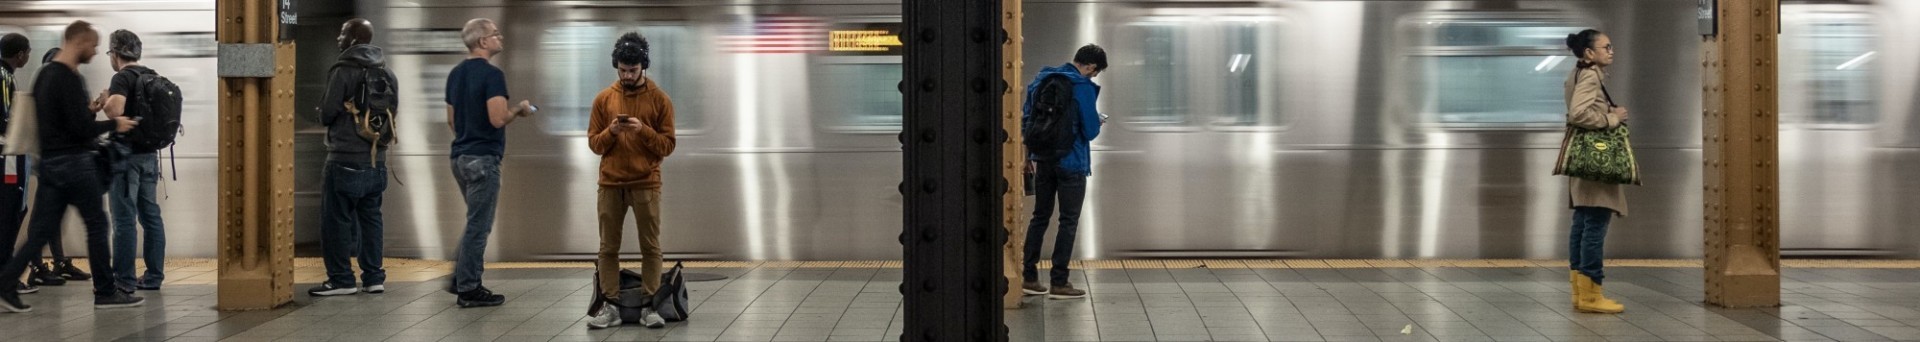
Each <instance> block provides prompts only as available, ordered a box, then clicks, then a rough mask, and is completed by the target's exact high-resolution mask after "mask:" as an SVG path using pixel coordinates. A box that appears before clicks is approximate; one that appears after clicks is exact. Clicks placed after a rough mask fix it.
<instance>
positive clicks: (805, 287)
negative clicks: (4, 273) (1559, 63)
mask: <svg viewBox="0 0 1920 342" xmlns="http://www.w3.org/2000/svg"><path fill="white" fill-rule="evenodd" d="M81 264H84V263H81ZM1077 264H1079V265H1078V266H1080V267H1077V268H1076V270H1075V273H1074V275H1073V279H1072V281H1073V282H1074V283H1075V284H1078V285H1081V286H1082V287H1083V288H1085V289H1087V290H1088V291H1089V292H1090V295H1089V296H1088V297H1087V298H1085V299H1073V300H1048V299H1044V298H1042V297H1037V296H1035V297H1027V300H1026V302H1025V304H1026V306H1025V308H1022V309H1015V310H1008V311H1006V321H1007V326H1008V327H1009V330H1010V339H1011V340H1014V341H1041V340H1046V341H1156V340H1157V341H1502V342H1504V341H1920V261H1895V260H1852V261H1846V260H1839V261H1836V260H1785V261H1784V265H1783V266H1784V267H1783V269H1784V272H1785V274H1784V275H1783V276H1782V277H1781V278H1782V282H1783V284H1782V302H1783V303H1784V305H1783V306H1781V307H1778V308H1764V309H1722V308H1716V307H1712V306H1708V305H1706V304H1703V303H1702V302H1703V296H1704V295H1703V291H1702V288H1701V287H1702V279H1703V276H1702V274H1701V268H1700V263H1699V261H1697V260H1618V261H1612V262H1611V264H1610V265H1609V268H1608V270H1607V271H1608V276H1607V283H1606V285H1607V287H1606V289H1607V291H1608V293H1609V295H1610V296H1612V297H1613V298H1615V299H1617V300H1619V301H1620V302H1622V303H1623V304H1625V305H1626V306H1627V311H1626V312H1625V313H1623V314H1617V315H1603V314H1581V313H1575V312H1573V311H1572V309H1571V307H1570V304H1569V303H1568V286H1567V284H1566V279H1567V277H1566V270H1565V266H1564V261H1558V260H1122V261H1084V262H1077ZM387 265H388V273H389V282H388V284H387V287H388V292H387V293H385V294H358V295H349V296H339V297H326V298H312V297H308V296H307V295H306V294H305V289H306V288H307V287H309V286H312V285H313V284H315V283H316V282H318V281H319V280H320V279H321V278H323V276H322V269H321V267H320V265H319V264H318V260H315V259H307V258H302V259H299V260H297V261H296V266H297V269H296V271H295V274H296V278H297V279H298V281H299V283H297V284H296V285H295V292H296V294H295V298H294V301H293V303H292V304H290V305H287V306H285V307H282V308H279V309H275V310H268V311H254V312H219V311H215V310H214V309H213V306H214V303H215V302H216V296H215V294H214V285H213V279H214V265H213V263H212V261H211V260H179V261H175V262H171V263H170V264H169V265H168V275H169V277H170V278H172V280H169V281H168V283H167V284H165V286H164V288H163V289H162V290H160V291H157V292H155V291H142V292H141V295H143V296H145V297H147V299H148V302H147V305H146V306H144V307H141V308H134V309H116V310H94V309H93V307H92V297H91V295H90V294H89V293H88V291H89V287H88V286H87V285H86V283H84V282H78V283H70V284H68V285H66V286H44V287H42V288H41V291H40V293H37V294H29V295H23V298H24V300H26V301H27V302H28V303H29V304H31V305H33V306H34V311H33V312H31V313H24V314H0V340H5V341H896V340H898V338H899V335H900V333H901V329H902V324H903V321H902V318H901V296H900V294H899V292H898V291H899V290H898V289H899V287H898V284H899V283H898V282H899V280H900V278H901V270H900V268H899V263H898V262H888V261H855V262H688V265H687V266H688V267H689V268H688V271H689V272H699V273H714V274H721V275H726V276H727V277H728V278H727V279H724V280H718V281H709V282H692V283H689V285H690V287H691V292H690V294H691V297H692V298H691V299H692V304H693V305H694V310H693V313H692V319H691V320H690V321H688V322H678V323H671V324H669V325H668V326H667V327H666V328H664V329H646V328H644V327H640V326H637V325H627V326H622V327H618V328H613V329H603V330H590V329H588V328H587V326H586V323H585V312H586V307H587V303H588V296H589V295H590V293H591V291H592V290H591V289H589V284H590V283H591V277H592V275H591V274H592V269H591V264H588V263H584V262H579V263H495V264H490V265H489V268H488V271H487V273H486V279H487V282H486V283H487V286H488V287H490V288H492V289H494V291H495V292H497V293H500V294H504V295H506V296H507V298H508V301H507V303H506V304H505V305H503V306H499V307H491V308H471V309H462V308H458V307H456V306H455V305H454V304H453V296H452V295H448V294H446V293H444V292H442V289H443V288H444V287H445V286H446V279H445V278H444V277H445V276H446V274H447V272H448V270H449V267H448V263H447V262H443V261H421V260H403V259H390V260H389V261H388V264H387ZM627 266H629V267H637V265H633V264H629V265H627Z"/></svg>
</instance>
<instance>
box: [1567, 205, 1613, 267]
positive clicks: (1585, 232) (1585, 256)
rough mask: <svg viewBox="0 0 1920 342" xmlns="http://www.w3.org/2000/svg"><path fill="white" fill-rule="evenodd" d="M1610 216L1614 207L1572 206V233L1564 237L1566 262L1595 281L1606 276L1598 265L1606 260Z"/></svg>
mask: <svg viewBox="0 0 1920 342" xmlns="http://www.w3.org/2000/svg"><path fill="white" fill-rule="evenodd" d="M1612 219H1613V209H1607V208H1601V207H1574V208H1573V229H1571V230H1572V231H1573V233H1572V234H1571V235H1570V236H1568V237H1567V242H1568V244H1567V265H1568V267H1569V268H1570V269H1572V270H1575V271H1580V273H1581V274H1585V275H1587V277H1588V278H1593V283H1594V284H1599V283H1600V279H1601V278H1604V277H1605V273H1603V272H1602V270H1601V267H1603V266H1604V265H1603V262H1604V261H1605V259H1606V257H1605V255H1604V253H1605V251H1606V243H1607V223H1608V221H1610V220H1612Z"/></svg>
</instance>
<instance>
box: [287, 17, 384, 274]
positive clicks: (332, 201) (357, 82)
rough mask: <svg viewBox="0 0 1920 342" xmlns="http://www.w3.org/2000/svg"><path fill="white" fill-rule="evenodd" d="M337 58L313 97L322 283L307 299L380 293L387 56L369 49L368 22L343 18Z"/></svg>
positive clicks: (370, 26) (382, 246) (372, 47)
mask: <svg viewBox="0 0 1920 342" xmlns="http://www.w3.org/2000/svg"><path fill="white" fill-rule="evenodd" d="M337 40H338V41H339V43H340V49H341V50H342V52H341V53H340V61H339V62H337V63H336V64H334V66H333V69H332V70H331V71H329V72H328V73H329V74H330V75H329V76H328V77H327V93H326V94H325V95H323V97H321V101H320V108H319V110H320V122H321V123H323V124H326V125H327V165H326V169H325V171H324V172H323V173H324V176H323V177H324V178H325V179H324V180H323V182H324V184H323V185H322V187H323V188H324V189H325V190H324V193H323V194H322V200H321V201H322V204H321V206H320V217H321V219H320V236H321V240H322V245H321V246H322V249H323V250H324V252H323V254H322V255H323V257H322V259H323V260H324V261H325V263H326V266H327V281H326V282H324V283H321V284H320V285H319V286H315V287H314V288H313V289H311V290H308V291H307V293H308V294H310V295H314V296H337V295H349V294H354V293H359V292H361V291H366V292H367V293H383V292H386V285H385V283H386V280H387V279H386V278H387V273H386V270H385V269H383V268H381V266H380V261H381V260H380V258H381V257H382V256H383V255H384V253H382V252H383V251H382V249H383V248H384V239H385V238H384V236H383V234H384V233H383V226H382V223H381V220H380V202H381V197H382V195H383V194H384V193H385V192H386V191H387V163H386V155H387V145H388V144H390V143H391V142H392V139H393V137H392V129H391V127H390V126H388V125H390V124H391V123H392V122H391V121H387V120H390V119H392V116H391V115H392V112H391V110H392V109H393V108H394V107H395V106H396V105H397V104H398V102H397V100H395V99H394V98H393V96H392V95H393V93H392V91H393V90H394V89H398V85H397V84H395V83H394V77H393V71H392V70H388V69H387V66H386V54H385V52H383V51H382V50H380V47H378V46H374V45H373V44H372V41H373V23H371V22H368V21H367V20H366V19H353V20H348V21H347V22H346V23H345V24H342V25H340V36H339V38H338V39H337ZM355 256H358V257H359V261H360V287H357V288H356V287H354V279H353V269H352V268H351V266H352V265H350V264H349V263H348V260H347V259H348V258H352V257H355Z"/></svg>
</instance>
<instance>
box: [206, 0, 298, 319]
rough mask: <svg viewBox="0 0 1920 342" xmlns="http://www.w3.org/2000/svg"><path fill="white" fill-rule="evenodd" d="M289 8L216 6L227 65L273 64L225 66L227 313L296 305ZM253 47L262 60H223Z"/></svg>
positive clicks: (256, 0) (223, 1)
mask: <svg viewBox="0 0 1920 342" xmlns="http://www.w3.org/2000/svg"><path fill="white" fill-rule="evenodd" d="M290 4H291V1H290V0H280V1H274V0H219V3H218V4H217V5H216V6H217V10H216V11H217V13H216V15H217V16H218V17H219V20H220V22H219V26H218V27H217V29H216V32H215V34H216V36H217V38H216V39H218V40H219V42H220V43H221V49H222V50H223V51H222V56H223V58H222V62H223V64H225V63H232V64H264V63H267V61H268V60H270V61H271V63H272V66H271V71H270V72H268V73H265V74H262V73H251V74H247V75H240V74H243V73H233V74H230V73H229V72H228V71H227V69H228V68H227V66H226V65H223V66H222V71H221V75H220V76H221V77H220V94H219V96H218V97H219V99H218V101H219V107H220V117H219V118H220V139H219V141H220V146H219V151H220V171H219V172H220V174H219V178H220V197H219V198H220V203H219V208H220V213H219V225H220V226H219V235H218V238H219V240H220V243H219V248H220V251H219V257H220V261H219V272H220V273H219V288H218V292H219V308H220V309H221V310H257V309H270V308H273V307H277V306H280V305H282V304H286V303H287V302H289V301H291V300H292V299H293V98H294V91H293V89H294V84H293V82H294V75H293V72H294V68H293V64H294V44H293V43H292V42H291V41H290V40H282V39H279V38H284V37H283V36H282V35H280V29H281V28H280V26H279V25H280V24H281V23H282V22H283V21H286V20H291V19H292V17H291V15H292V13H291V11H281V6H287V5H290ZM276 41H278V42H277V43H276ZM262 44H270V45H262ZM248 47H252V48H257V49H252V52H254V53H252V54H249V55H250V56H255V57H259V58H257V59H255V60H251V61H241V60H227V59H228V58H226V57H224V56H227V53H226V50H229V48H232V49H233V50H246V49H243V48H248ZM268 51H270V54H271V56H267V55H266V54H267V53H268ZM255 67H264V66H263V65H261V66H255ZM235 68H242V69H244V68H245V67H235Z"/></svg>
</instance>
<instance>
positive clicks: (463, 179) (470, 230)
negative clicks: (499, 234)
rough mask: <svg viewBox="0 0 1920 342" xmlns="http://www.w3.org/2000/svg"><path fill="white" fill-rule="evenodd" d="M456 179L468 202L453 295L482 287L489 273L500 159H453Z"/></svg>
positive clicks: (473, 157) (498, 190)
mask: <svg viewBox="0 0 1920 342" xmlns="http://www.w3.org/2000/svg"><path fill="white" fill-rule="evenodd" d="M453 180H454V181H456V182H459V183H460V194H461V195H462V196H464V197H466V201H467V230H466V233H464V234H461V235H460V247H459V248H460V250H459V252H457V253H458V254H456V255H455V258H454V261H453V288H452V289H451V290H452V291H453V292H454V293H462V292H467V291H472V290H474V289H476V288H479V287H480V274H481V273H482V272H485V271H486V269H485V268H486V252H487V236H488V235H492V234H493V210H494V205H495V204H498V203H499V202H500V156H476V155H462V156H459V157H456V158H453Z"/></svg>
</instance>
